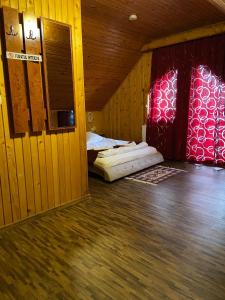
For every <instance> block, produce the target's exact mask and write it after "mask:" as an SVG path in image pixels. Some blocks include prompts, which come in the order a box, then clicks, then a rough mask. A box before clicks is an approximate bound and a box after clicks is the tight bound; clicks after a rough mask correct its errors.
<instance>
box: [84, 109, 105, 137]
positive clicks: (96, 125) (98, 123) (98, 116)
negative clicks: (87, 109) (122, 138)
mask: <svg viewBox="0 0 225 300" xmlns="http://www.w3.org/2000/svg"><path fill="white" fill-rule="evenodd" d="M92 114H93V120H92V121H91V122H89V121H88V117H87V113H86V121H87V122H86V127H87V131H91V130H94V131H95V132H96V133H98V134H104V133H105V129H104V123H103V112H102V111H92Z"/></svg>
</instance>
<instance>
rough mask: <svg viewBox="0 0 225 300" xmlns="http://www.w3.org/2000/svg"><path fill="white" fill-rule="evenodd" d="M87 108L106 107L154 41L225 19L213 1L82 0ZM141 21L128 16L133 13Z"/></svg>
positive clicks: (98, 108) (224, 15)
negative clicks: (144, 48) (151, 41)
mask: <svg viewBox="0 0 225 300" xmlns="http://www.w3.org/2000/svg"><path fill="white" fill-rule="evenodd" d="M81 3H82V22H83V24H82V25H83V46H84V73H85V96H86V110H101V109H102V108H103V106H104V105H105V103H106V102H107V101H108V100H109V98H110V97H111V96H112V94H113V93H114V92H115V90H116V89H117V88H118V86H119V85H120V83H121V82H122V81H123V79H124V78H125V77H126V75H127V74H128V73H129V71H130V70H131V68H132V67H133V66H134V64H135V63H136V61H137V60H138V58H139V57H140V55H141V54H140V49H141V48H142V46H143V45H144V44H145V43H147V42H149V41H150V40H153V39H156V38H159V37H163V36H167V35H170V34H174V33H178V32H182V31H185V30H189V29H192V28H196V27H200V26H204V25H208V24H212V23H216V22H220V21H224V18H225V14H224V12H223V11H222V10H220V9H219V7H218V6H216V5H213V3H212V1H207V0H82V1H81ZM134 13H135V14H137V16H138V20H137V21H135V22H131V21H129V20H128V16H129V15H130V14H134Z"/></svg>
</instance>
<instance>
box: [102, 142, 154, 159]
mask: <svg viewBox="0 0 225 300" xmlns="http://www.w3.org/2000/svg"><path fill="white" fill-rule="evenodd" d="M147 146H148V144H147V143H146V142H142V143H140V144H138V145H136V143H135V142H132V143H130V144H127V145H124V146H123V147H119V148H115V149H109V150H105V151H101V152H99V153H98V157H102V158H103V157H109V156H112V155H117V154H123V153H127V152H131V151H135V150H139V149H141V148H145V147H147ZM151 148H152V149H155V148H153V147H151ZM156 151H157V150H156V149H155V152H156Z"/></svg>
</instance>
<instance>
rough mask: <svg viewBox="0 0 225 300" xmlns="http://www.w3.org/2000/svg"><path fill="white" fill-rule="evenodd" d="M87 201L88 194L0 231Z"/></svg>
mask: <svg viewBox="0 0 225 300" xmlns="http://www.w3.org/2000/svg"><path fill="white" fill-rule="evenodd" d="M87 199H90V194H87V195H85V196H82V197H79V198H77V199H74V200H72V201H70V202H67V203H63V204H62V205H60V206H57V207H53V208H49V209H47V210H45V211H41V212H38V213H36V214H35V215H31V216H28V217H26V218H24V219H21V220H18V221H16V222H13V223H9V224H6V225H3V226H1V227H0V231H3V230H5V229H8V228H10V227H13V226H17V225H21V224H23V223H26V222H28V221H30V220H31V219H32V220H33V219H36V218H42V217H44V216H45V215H46V214H50V213H54V212H55V211H57V210H62V209H65V208H67V207H70V206H73V205H75V204H78V203H79V202H81V201H84V200H87Z"/></svg>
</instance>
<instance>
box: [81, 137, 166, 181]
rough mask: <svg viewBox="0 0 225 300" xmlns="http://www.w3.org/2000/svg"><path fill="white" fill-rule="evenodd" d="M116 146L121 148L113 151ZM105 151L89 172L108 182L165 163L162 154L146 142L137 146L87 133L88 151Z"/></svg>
mask: <svg viewBox="0 0 225 300" xmlns="http://www.w3.org/2000/svg"><path fill="white" fill-rule="evenodd" d="M114 146H121V147H119V148H114V149H113V147H114ZM103 149H104V151H100V152H99V153H98V156H97V158H96V160H95V161H94V165H90V166H89V171H91V172H94V173H97V174H99V175H101V176H103V177H104V178H105V180H106V181H114V180H116V179H119V178H121V177H124V176H127V175H129V174H132V173H134V172H137V171H140V170H143V169H144V168H148V167H150V166H152V165H155V164H158V163H161V162H162V161H163V157H162V155H161V153H159V152H158V151H157V150H156V148H154V147H150V146H148V144H147V143H145V142H142V143H140V144H138V145H136V143H135V142H132V143H129V142H128V141H121V140H113V139H108V138H105V137H102V136H100V135H97V134H94V133H92V132H87V150H103ZM105 149H108V150H105Z"/></svg>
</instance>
